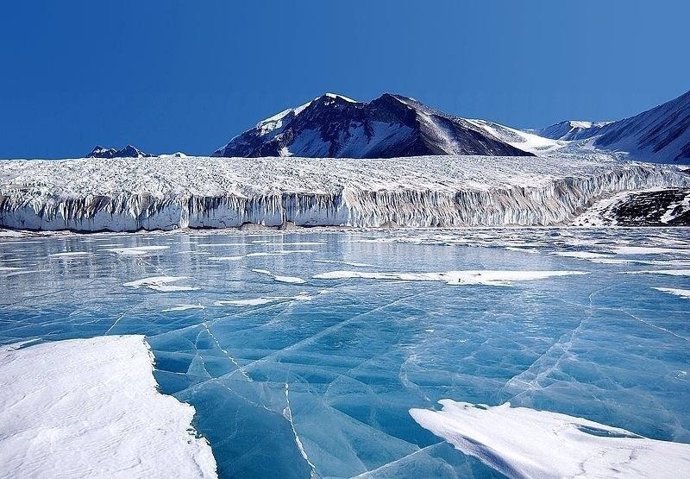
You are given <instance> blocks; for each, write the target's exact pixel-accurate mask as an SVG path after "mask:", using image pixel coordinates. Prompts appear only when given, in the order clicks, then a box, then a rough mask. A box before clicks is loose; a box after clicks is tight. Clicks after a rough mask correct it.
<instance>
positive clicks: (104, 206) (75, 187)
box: [0, 153, 690, 231]
mask: <svg viewBox="0 0 690 479" xmlns="http://www.w3.org/2000/svg"><path fill="white" fill-rule="evenodd" d="M688 186H690V176H688V175H686V174H684V173H682V172H681V171H680V170H678V169H677V168H676V167H674V166H665V165H653V164H645V163H632V162H620V161H617V160H616V159H615V158H614V157H612V156H608V155H604V154H594V153H593V154H591V155H588V156H583V155H577V156H575V155H571V156H569V155H567V154H562V155H557V156H552V157H531V158H525V157H478V156H434V157H412V158H397V159H386V160H362V159H358V160H352V159H305V158H252V159H245V158H205V157H188V158H176V157H170V156H167V157H154V158H137V159H127V158H117V159H108V160H102V159H76V160H61V161H43V160H6V161H0V226H1V227H8V228H17V229H29V230H65V229H68V230H74V231H102V230H109V231H137V230H141V229H145V230H153V229H162V230H171V229H176V228H226V227H238V226H241V225H243V224H246V223H253V224H260V225H265V226H280V225H283V224H286V223H288V222H291V223H294V224H296V225H301V226H353V227H377V226H386V225H398V226H410V227H434V226H478V225H482V226H492V225H496V226H498V225H555V224H562V223H565V222H567V221H569V220H571V219H572V218H573V217H574V216H575V215H577V214H579V213H581V212H582V211H583V210H584V209H586V208H587V207H588V206H589V205H591V204H592V203H593V202H594V201H596V200H599V199H601V198H603V197H607V196H610V195H613V194H615V193H619V192H622V191H632V190H641V189H646V188H652V187H688Z"/></svg>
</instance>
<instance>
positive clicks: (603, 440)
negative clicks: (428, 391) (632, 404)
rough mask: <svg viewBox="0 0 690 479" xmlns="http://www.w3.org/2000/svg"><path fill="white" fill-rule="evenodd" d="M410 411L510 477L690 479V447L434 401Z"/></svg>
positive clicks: (554, 416)
mask: <svg viewBox="0 0 690 479" xmlns="http://www.w3.org/2000/svg"><path fill="white" fill-rule="evenodd" d="M440 404H442V405H443V409H442V410H441V411H430V410H426V409H411V410H410V414H411V415H412V417H413V418H414V420H415V421H417V422H418V423H419V424H420V425H421V426H422V427H424V428H425V429H428V430H429V431H431V432H432V433H434V434H435V435H437V436H439V437H442V438H443V439H445V440H446V441H448V442H449V443H451V444H452V445H453V446H454V447H455V448H456V449H458V450H459V451H461V452H463V453H465V454H468V455H471V456H474V457H477V458H478V459H480V460H481V461H482V462H484V463H485V464H488V465H489V466H491V467H493V468H494V469H496V470H498V471H499V472H501V473H503V474H505V475H506V476H508V477H514V478H532V477H535V478H536V477H539V478H565V477H587V478H610V477H621V478H625V477H650V478H652V477H654V478H677V477H690V445H689V444H681V443H673V442H664V441H657V440H653V439H647V438H643V437H640V436H637V435H635V434H633V433H630V432H628V431H626V430H624V429H619V428H615V427H610V426H605V425H603V424H599V423H596V422H594V421H589V420H587V419H581V418H577V417H572V416H568V415H565V414H558V413H553V412H547V411H536V410H533V409H528V408H522V407H519V408H512V407H510V404H503V405H501V406H496V407H487V406H481V405H473V404H469V403H463V402H455V401H451V400H449V399H444V400H442V401H440Z"/></svg>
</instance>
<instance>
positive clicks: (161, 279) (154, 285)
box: [123, 276, 200, 293]
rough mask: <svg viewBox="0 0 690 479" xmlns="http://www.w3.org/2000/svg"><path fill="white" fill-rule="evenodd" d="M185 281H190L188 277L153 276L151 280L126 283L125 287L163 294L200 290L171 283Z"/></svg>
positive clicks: (143, 279)
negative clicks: (147, 289) (145, 289)
mask: <svg viewBox="0 0 690 479" xmlns="http://www.w3.org/2000/svg"><path fill="white" fill-rule="evenodd" d="M183 279H189V278H187V277H186V276H151V277H149V278H142V279H138V280H136V281H130V282H128V283H124V284H123V286H127V287H129V288H135V289H138V288H149V289H152V290H154V291H160V292H163V293H168V292H174V291H196V290H198V289H200V288H198V287H196V286H180V285H174V284H170V283H175V282H177V281H181V280H183Z"/></svg>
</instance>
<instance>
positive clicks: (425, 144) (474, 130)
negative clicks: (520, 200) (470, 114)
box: [213, 93, 533, 158]
mask: <svg viewBox="0 0 690 479" xmlns="http://www.w3.org/2000/svg"><path fill="white" fill-rule="evenodd" d="M447 154H456V155H462V154H465V155H467V154H469V155H489V156H497V155H503V156H533V153H530V152H527V151H523V150H521V149H519V148H517V147H515V146H512V145H510V144H508V143H506V142H504V141H502V140H501V139H499V138H497V137H495V136H493V135H491V134H490V133H489V132H487V131H486V130H485V129H482V128H479V127H477V126H476V125H474V124H472V123H471V122H469V121H467V120H466V119H464V118H460V117H454V116H452V115H448V114H445V113H443V112H440V111H438V110H435V109H433V108H430V107H428V106H426V105H423V104H422V103H420V102H418V101H416V100H414V99H412V98H408V97H404V96H402V95H396V94H392V93H384V94H383V95H381V96H380V97H378V98H376V99H374V100H372V101H370V102H357V101H355V100H352V99H350V98H348V97H345V96H342V95H337V94H334V93H327V94H325V95H322V96H320V97H317V98H315V99H314V100H312V101H310V102H308V103H305V104H304V105H301V106H299V107H296V108H290V109H287V110H284V111H282V112H280V113H278V114H276V115H274V116H272V117H269V118H267V119H265V120H262V121H260V122H259V123H257V125H256V127H254V128H252V129H249V130H247V131H245V132H243V133H241V134H240V135H238V136H236V137H234V138H233V139H231V140H230V142H229V143H227V144H226V145H225V146H223V147H221V148H219V149H217V150H216V151H215V152H214V153H213V156H223V157H233V156H238V157H260V156H301V157H316V158H321V157H332V158H345V157H349V158H394V157H406V156H423V155H447Z"/></svg>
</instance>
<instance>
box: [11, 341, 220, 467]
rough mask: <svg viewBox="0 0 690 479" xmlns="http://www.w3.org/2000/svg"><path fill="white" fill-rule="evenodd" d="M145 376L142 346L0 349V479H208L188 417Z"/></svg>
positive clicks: (209, 460)
mask: <svg viewBox="0 0 690 479" xmlns="http://www.w3.org/2000/svg"><path fill="white" fill-rule="evenodd" d="M152 371H153V361H152V357H151V354H150V353H149V350H148V347H147V345H146V343H145V342H144V339H143V336H106V337H99V338H92V339H76V340H69V341H59V342H53V343H44V344H38V345H34V346H29V347H26V348H21V349H17V345H13V346H4V347H0V464H1V465H2V474H0V475H3V476H5V475H6V477H46V478H48V477H50V478H54V479H58V478H75V477H113V478H123V479H124V478H132V477H147V478H168V477H190V478H191V477H206V478H211V477H216V463H215V460H214V458H213V454H212V453H211V448H210V446H209V445H208V443H207V442H206V440H205V439H203V438H197V437H195V435H194V431H193V429H192V426H191V421H192V417H193V416H194V408H193V407H192V406H190V405H189V404H184V403H180V402H178V401H177V400H176V399H175V398H173V397H172V396H165V395H162V394H160V393H158V391H157V389H156V388H157V385H156V381H155V380H154V378H153V374H152Z"/></svg>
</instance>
